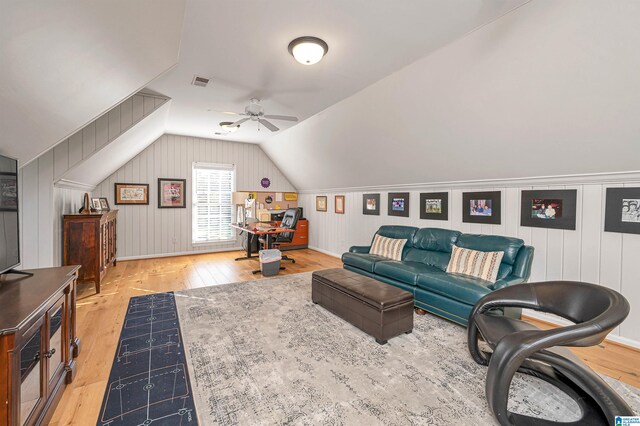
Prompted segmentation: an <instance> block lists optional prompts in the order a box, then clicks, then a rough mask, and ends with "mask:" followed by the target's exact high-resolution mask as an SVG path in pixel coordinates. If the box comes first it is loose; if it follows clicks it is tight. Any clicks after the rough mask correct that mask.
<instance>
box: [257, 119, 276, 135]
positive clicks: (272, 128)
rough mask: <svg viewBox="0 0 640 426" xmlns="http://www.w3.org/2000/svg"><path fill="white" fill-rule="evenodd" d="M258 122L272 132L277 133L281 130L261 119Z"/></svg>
mask: <svg viewBox="0 0 640 426" xmlns="http://www.w3.org/2000/svg"><path fill="white" fill-rule="evenodd" d="M258 121H259V122H260V124H262V125H263V126H264V127H266V128H267V129H269V130H271V131H272V132H277V131H278V130H280V129H278V128H277V127H276V126H274V125H273V124H271V123H269V122H268V121H267V120H264V119H262V118H261V119H260V120H258Z"/></svg>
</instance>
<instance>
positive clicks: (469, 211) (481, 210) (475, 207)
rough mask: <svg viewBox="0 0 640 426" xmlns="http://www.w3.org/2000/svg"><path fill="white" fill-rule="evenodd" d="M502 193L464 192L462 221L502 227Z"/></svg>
mask: <svg viewBox="0 0 640 426" xmlns="http://www.w3.org/2000/svg"><path fill="white" fill-rule="evenodd" d="M501 200H502V192H500V191H483V192H463V193H462V221H463V222H466V223H485V224H490V225H500V223H501V220H502V211H501V206H500V204H501Z"/></svg>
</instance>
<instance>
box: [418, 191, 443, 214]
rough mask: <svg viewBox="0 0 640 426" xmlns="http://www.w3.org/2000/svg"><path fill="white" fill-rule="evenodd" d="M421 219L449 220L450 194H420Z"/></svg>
mask: <svg viewBox="0 0 640 426" xmlns="http://www.w3.org/2000/svg"><path fill="white" fill-rule="evenodd" d="M420 219H430V220H449V193H448V192H426V193H425V192H423V193H421V194H420Z"/></svg>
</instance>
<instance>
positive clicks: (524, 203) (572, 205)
mask: <svg viewBox="0 0 640 426" xmlns="http://www.w3.org/2000/svg"><path fill="white" fill-rule="evenodd" d="M577 197H578V191H577V190H575V189H540V190H537V189H534V190H530V191H522V194H521V203H520V226H531V227H534V228H550V229H567V230H575V229H576V199H577Z"/></svg>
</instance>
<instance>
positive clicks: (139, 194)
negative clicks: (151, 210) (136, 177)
mask: <svg viewBox="0 0 640 426" xmlns="http://www.w3.org/2000/svg"><path fill="white" fill-rule="evenodd" d="M114 188H115V192H116V193H115V197H113V198H114V200H115V203H116V204H142V205H148V204H149V184H148V183H116V184H114Z"/></svg>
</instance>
